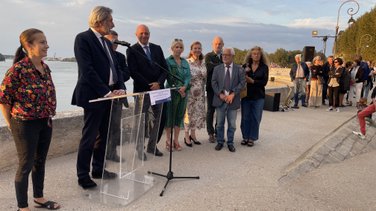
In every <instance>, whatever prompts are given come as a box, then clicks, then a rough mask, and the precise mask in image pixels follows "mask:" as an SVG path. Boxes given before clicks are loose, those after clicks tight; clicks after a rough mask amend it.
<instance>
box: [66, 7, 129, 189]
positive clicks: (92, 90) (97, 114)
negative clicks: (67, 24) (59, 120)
mask: <svg viewBox="0 0 376 211" xmlns="http://www.w3.org/2000/svg"><path fill="white" fill-rule="evenodd" d="M111 14H112V10H111V9H110V8H107V7H103V6H97V7H95V8H94V9H93V10H92V11H91V14H90V16H89V25H90V29H89V30H87V31H84V32H81V33H79V34H78V35H77V36H76V39H75V43H74V54H75V57H76V60H77V65H78V81H77V84H76V87H75V89H74V92H73V97H72V105H77V106H80V107H82V108H83V109H84V127H83V129H82V138H81V141H80V145H79V148H78V155H77V176H78V184H79V185H80V186H81V187H82V188H84V189H87V188H93V187H95V186H96V185H97V184H96V183H95V182H94V181H93V180H91V178H90V176H89V172H90V162H91V160H92V171H91V176H92V178H94V179H99V178H102V177H103V179H110V178H114V177H116V174H115V173H112V172H108V171H106V170H104V165H103V163H104V155H105V150H106V140H107V132H108V131H107V130H108V121H109V115H110V108H111V102H110V101H102V102H96V103H89V100H92V99H97V98H101V97H112V96H115V95H123V94H124V93H125V91H124V90H125V86H124V83H123V81H124V80H123V76H122V74H121V72H120V71H119V70H118V68H116V67H117V66H118V64H117V60H116V59H114V58H115V54H114V52H113V50H112V49H111V42H110V41H109V40H107V39H105V38H104V37H103V36H104V35H106V34H108V33H109V31H110V29H112V28H113V27H114V23H113V19H112V15H111ZM98 131H99V140H100V141H99V143H97V146H96V147H95V148H94V143H95V140H96V136H97V134H98Z"/></svg>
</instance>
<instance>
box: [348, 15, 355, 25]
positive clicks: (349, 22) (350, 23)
mask: <svg viewBox="0 0 376 211" xmlns="http://www.w3.org/2000/svg"><path fill="white" fill-rule="evenodd" d="M347 23H348V24H349V25H352V24H354V23H355V19H354V18H353V16H351V17H350V19H349V21H348V22H347Z"/></svg>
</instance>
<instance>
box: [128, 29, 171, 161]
mask: <svg viewBox="0 0 376 211" xmlns="http://www.w3.org/2000/svg"><path fill="white" fill-rule="evenodd" d="M136 37H137V39H138V42H137V43H136V44H134V45H132V46H131V47H130V48H128V49H127V61H128V68H129V72H130V74H131V77H132V79H133V92H135V93H136V92H147V91H151V90H158V89H163V88H164V83H165V80H166V77H167V72H168V67H167V63H166V59H165V57H164V55H163V51H162V48H161V47H160V46H159V45H156V44H153V43H150V42H149V38H150V31H149V28H148V27H147V26H146V25H144V24H140V25H138V26H137V29H136ZM150 107H151V109H152V112H153V116H154V121H153V126H152V128H150V129H149V131H150V132H149V133H150V134H149V141H148V145H147V152H148V153H152V154H154V155H156V156H163V153H162V152H160V151H159V150H158V148H157V147H156V145H157V143H158V142H159V140H160V139H161V136H162V133H163V129H164V125H165V119H166V111H165V109H164V108H163V107H164V106H163V104H156V105H153V106H152V105H151V103H150V97H149V95H145V98H144V102H143V107H142V113H145V123H146V127H145V129H146V128H147V127H148V125H149V124H148V123H149V118H148V110H149V108H150ZM159 120H160V122H159ZM138 156H139V158H140V159H141V158H142V159H146V155H145V154H143V153H140V152H139V154H138Z"/></svg>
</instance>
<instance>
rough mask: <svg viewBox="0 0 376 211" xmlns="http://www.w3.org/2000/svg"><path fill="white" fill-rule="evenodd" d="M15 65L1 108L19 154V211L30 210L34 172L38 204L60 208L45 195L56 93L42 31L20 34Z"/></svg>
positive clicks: (1, 97)
mask: <svg viewBox="0 0 376 211" xmlns="http://www.w3.org/2000/svg"><path fill="white" fill-rule="evenodd" d="M20 43H21V46H20V47H19V48H18V49H17V52H16V55H15V58H14V61H13V66H12V67H11V68H10V69H9V70H8V71H7V72H6V74H5V77H4V79H3V82H2V84H1V88H0V109H1V111H2V114H3V116H4V119H5V121H6V124H7V125H8V128H9V130H10V131H11V133H12V135H13V138H14V142H15V145H16V149H17V155H18V160H19V164H18V169H17V172H16V178H15V189H16V198H17V203H18V207H19V208H20V209H19V210H30V209H29V206H28V199H27V191H28V179H29V174H30V172H31V175H32V177H31V178H32V182H33V193H34V194H33V196H34V202H35V203H36V204H37V205H38V207H42V208H47V209H59V208H60V205H59V204H58V203H56V202H53V201H48V200H47V199H46V198H44V196H43V188H44V174H45V163H46V157H47V153H48V149H49V146H50V142H51V136H52V121H51V118H52V116H54V115H55V111H56V93H55V86H54V84H53V82H52V78H51V71H50V69H49V67H48V66H47V64H45V63H44V62H43V61H42V58H44V57H46V56H47V49H48V48H49V46H48V44H47V40H46V37H45V35H44V34H43V32H42V31H40V30H38V29H33V28H31V29H27V30H25V31H23V32H22V33H21V35H20Z"/></svg>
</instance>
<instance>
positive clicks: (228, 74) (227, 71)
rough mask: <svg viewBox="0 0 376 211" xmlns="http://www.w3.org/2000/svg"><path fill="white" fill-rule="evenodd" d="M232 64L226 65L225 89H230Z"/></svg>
mask: <svg viewBox="0 0 376 211" xmlns="http://www.w3.org/2000/svg"><path fill="white" fill-rule="evenodd" d="M230 80H231V79H230V65H226V75H225V87H224V88H225V90H226V91H230V83H231V82H230Z"/></svg>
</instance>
